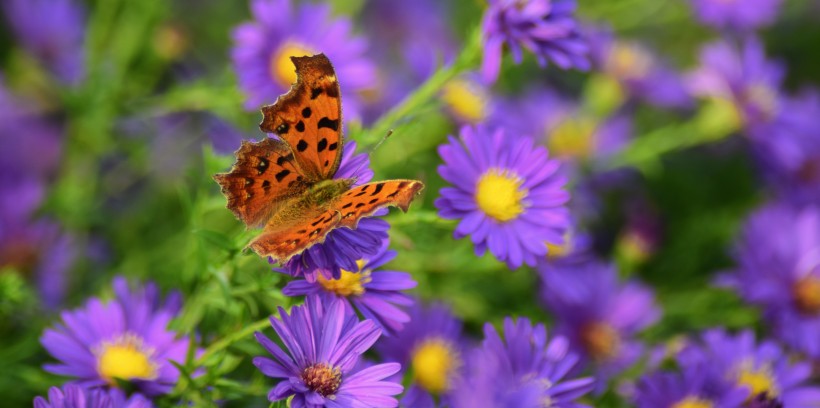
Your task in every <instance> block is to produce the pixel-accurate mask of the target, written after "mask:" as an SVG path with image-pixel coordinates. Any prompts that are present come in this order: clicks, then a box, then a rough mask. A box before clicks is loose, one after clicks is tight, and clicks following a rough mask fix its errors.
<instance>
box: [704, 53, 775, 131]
mask: <svg viewBox="0 0 820 408" xmlns="http://www.w3.org/2000/svg"><path fill="white" fill-rule="evenodd" d="M700 64H701V66H700V67H699V68H698V69H697V70H696V71H695V72H694V73H693V74H692V75H691V77H690V83H689V87H690V89H691V91H692V93H693V94H695V95H697V96H700V97H705V98H711V99H716V100H718V101H720V102H728V103H729V104H730V105H731V106H732V107H733V108H734V110H735V111H736V113H737V117H736V118H735V119H737V120H738V125H739V126H741V127H742V128H744V129H745V130H746V131H747V133H749V135H750V136H751V137H752V138H756V137H757V138H765V137H767V136H768V134H766V133H765V132H760V134H759V135H758V134H757V133H755V130H756V128H759V127H760V126H761V125H764V124H766V123H770V122H772V121H773V120H774V119H776V118H777V117H778V116H779V115H781V114H783V110H782V105H783V96H782V95H781V92H780V84H781V82H782V79H783V76H784V75H785V69H784V68H783V67H782V66H781V65H779V64H777V63H773V62H771V61H768V60H767V59H766V54H765V51H764V49H763V46H762V45H761V44H760V42H759V41H758V40H756V39H753V38H752V39H748V40H746V41H745V42H744V43H743V46H742V49H741V50H740V51H738V50H737V49H736V48H735V47H733V46H732V45H730V44H729V43H727V42H723V41H720V42H715V43H712V44H709V45H707V46H706V47H704V48H703V50H702V51H701V55H700Z"/></svg>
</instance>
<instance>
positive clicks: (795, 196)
mask: <svg viewBox="0 0 820 408" xmlns="http://www.w3.org/2000/svg"><path fill="white" fill-rule="evenodd" d="M783 103H784V105H783V111H784V112H788V114H782V115H780V117H779V118H778V119H777V120H775V121H774V122H773V123H771V124H767V125H766V126H762V127H761V128H760V129H759V131H758V132H756V136H755V139H754V143H753V145H752V149H753V152H754V153H755V157H756V158H757V159H758V162H759V163H760V164H761V167H762V169H763V175H764V178H766V179H767V181H768V182H769V185H770V186H772V187H773V189H774V190H775V191H776V192H777V193H778V196H779V197H780V199H781V200H784V201H789V202H792V203H795V204H797V205H803V204H820V121H818V120H817V118H818V117H820V93H818V92H817V91H816V90H812V91H809V92H805V93H804V94H801V95H799V96H798V97H793V98H791V97H790V98H787V99H785V101H784V102H783Z"/></svg>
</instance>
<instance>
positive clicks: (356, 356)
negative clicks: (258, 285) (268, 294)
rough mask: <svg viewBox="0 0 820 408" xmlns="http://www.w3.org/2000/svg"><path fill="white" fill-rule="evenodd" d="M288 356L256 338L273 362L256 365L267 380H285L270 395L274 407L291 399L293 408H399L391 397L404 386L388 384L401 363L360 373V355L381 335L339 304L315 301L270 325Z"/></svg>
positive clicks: (261, 359)
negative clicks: (358, 365) (280, 401)
mask: <svg viewBox="0 0 820 408" xmlns="http://www.w3.org/2000/svg"><path fill="white" fill-rule="evenodd" d="M270 321H271V325H272V326H273V329H274V330H275V331H276V334H277V335H279V338H280V339H281V340H282V343H283V344H284V346H285V350H286V351H285V350H282V348H280V347H279V346H278V345H277V344H276V343H274V342H272V341H271V340H270V339H268V338H267V337H265V335H263V334H262V333H259V332H257V333H256V339H257V340H258V341H259V343H260V344H262V346H263V347H264V348H265V350H267V351H268V352H269V353H270V354H271V355H272V356H273V359H269V358H266V357H255V358H254V359H253V364H254V365H256V366H257V367H258V368H259V370H261V371H262V373H264V374H265V375H267V376H268V377H273V378H279V379H282V380H281V381H280V382H279V383H278V384H277V385H276V386H275V387H274V388H273V389H272V390H271V391H270V393H269V394H268V399H269V400H270V401H279V400H281V399H284V398H288V397H290V396H293V399H291V400H290V406H292V407H294V408H301V407H338V408H342V407H354V406H362V407H365V406H366V407H395V406H398V401H396V399H395V398H394V397H393V395H396V394H400V393H401V392H402V389H403V388H402V386H401V385H399V384H396V383H394V382H390V381H384V379H385V378H387V377H390V376H391V375H393V374H395V373H396V372H398V371H399V370H400V369H401V366H400V365H399V364H397V363H386V364H378V365H373V366H370V367H367V368H364V369H360V370H356V365H357V363H358V362H359V360H360V356H361V354H362V353H364V352H365V351H367V349H369V348H370V346H372V345H373V343H375V342H376V340H377V339H378V338H379V336H380V335H381V330H379V328H378V326H377V325H376V324H375V323H374V322H373V321H370V320H365V321H362V322H359V320H358V319H357V318H356V315H355V314H351V313H347V308H346V307H345V306H344V304H343V303H342V302H341V301H339V300H338V299H331V301H330V302H329V303H327V304H324V303H322V301H321V299H320V298H318V297H316V296H309V297H308V298H307V299H305V304H304V305H303V306H296V307H294V308H292V309H291V313H290V315H288V314H287V313H286V312H285V309H283V308H281V307H280V308H279V318H273V317H271V319H270Z"/></svg>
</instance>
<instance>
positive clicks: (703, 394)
mask: <svg viewBox="0 0 820 408" xmlns="http://www.w3.org/2000/svg"><path fill="white" fill-rule="evenodd" d="M708 371H709V367H708V366H707V365H704V364H702V363H700V364H694V363H690V364H684V365H683V366H682V367H680V369H679V371H674V372H671V371H654V372H650V373H648V374H644V375H643V376H642V377H641V378H640V379H638V383H637V386H636V387H635V392H634V395H633V396H632V400H633V402H634V403H635V405H636V406H637V407H638V408H712V407H714V408H740V407H741V406H742V405H741V404H742V403H743V402H744V400H745V399H746V391H745V390H743V389H737V388H734V387H733V386H732V384H730V383H729V382H727V381H717V382H712V381H710V380H711V378H709V376H708Z"/></svg>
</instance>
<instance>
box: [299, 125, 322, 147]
mask: <svg viewBox="0 0 820 408" xmlns="http://www.w3.org/2000/svg"><path fill="white" fill-rule="evenodd" d="M299 123H302V122H299ZM325 148H327V139H325V138H322V140H320V141H319V143H318V144H317V145H316V150H317V151H318V152H319V153H321V152H323V151H324V150H325Z"/></svg>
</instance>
